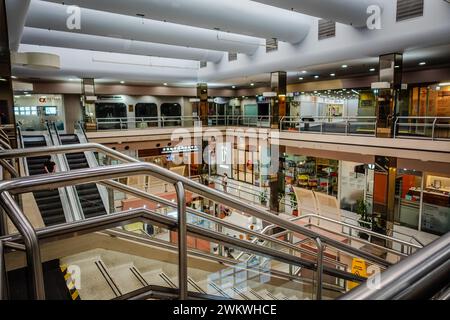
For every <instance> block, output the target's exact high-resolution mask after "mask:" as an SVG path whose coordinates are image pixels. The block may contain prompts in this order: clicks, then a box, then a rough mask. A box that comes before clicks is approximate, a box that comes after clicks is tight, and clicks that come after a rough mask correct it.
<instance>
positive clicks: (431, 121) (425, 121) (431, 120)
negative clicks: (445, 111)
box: [394, 116, 450, 140]
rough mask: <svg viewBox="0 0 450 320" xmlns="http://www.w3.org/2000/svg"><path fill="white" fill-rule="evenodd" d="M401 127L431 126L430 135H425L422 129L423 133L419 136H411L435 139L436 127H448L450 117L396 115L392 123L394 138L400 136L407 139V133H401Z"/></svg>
mask: <svg viewBox="0 0 450 320" xmlns="http://www.w3.org/2000/svg"><path fill="white" fill-rule="evenodd" d="M402 120H403V121H404V120H406V121H422V122H402ZM439 121H447V122H448V123H446V124H439ZM401 127H410V128H412V127H415V128H423V129H424V130H425V129H427V128H431V136H427V135H426V132H425V131H424V135H423V136H421V137H417V136H413V137H412V138H415V139H418V138H422V139H431V140H436V129H437V128H448V129H450V117H434V116H400V117H396V119H395V123H394V139H395V138H399V137H401V138H402V139H405V138H406V139H407V138H408V135H405V134H401V132H400V129H401ZM441 139H445V140H447V139H449V138H441Z"/></svg>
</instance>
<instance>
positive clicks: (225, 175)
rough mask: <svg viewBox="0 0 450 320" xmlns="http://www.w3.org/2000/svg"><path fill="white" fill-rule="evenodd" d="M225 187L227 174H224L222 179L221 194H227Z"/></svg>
mask: <svg viewBox="0 0 450 320" xmlns="http://www.w3.org/2000/svg"><path fill="white" fill-rule="evenodd" d="M227 185H228V174H226V173H224V174H223V178H222V186H223V192H228V191H227Z"/></svg>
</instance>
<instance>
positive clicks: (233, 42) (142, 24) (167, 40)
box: [26, 1, 261, 54]
mask: <svg viewBox="0 0 450 320" xmlns="http://www.w3.org/2000/svg"><path fill="white" fill-rule="evenodd" d="M108 3H109V2H108ZM69 16H70V15H69V14H68V13H67V6H66V5H59V4H55V3H49V2H45V1H32V2H31V5H30V13H29V14H28V18H27V21H26V26H27V27H33V28H40V29H49V30H57V31H69V32H75V33H84V34H90V35H97V36H103V37H112V38H119V39H129V40H137V41H144V42H154V43H164V44H170V45H177V46H184V47H193V48H203V49H210V50H217V51H233V52H241V53H245V54H253V53H255V52H256V50H257V49H258V47H259V46H260V43H261V39H258V38H254V37H249V36H243V35H238V34H231V33H225V32H218V31H213V30H206V29H200V28H195V27H189V26H183V25H179V24H174V23H166V22H160V21H154V20H148V19H143V18H137V17H131V16H125V15H120V14H114V13H109V12H102V11H96V10H90V9H83V8H81V9H80V17H81V26H80V27H81V28H80V30H77V29H73V30H68V28H67V19H68V17H69Z"/></svg>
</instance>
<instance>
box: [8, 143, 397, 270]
mask: <svg viewBox="0 0 450 320" xmlns="http://www.w3.org/2000/svg"><path fill="white" fill-rule="evenodd" d="M68 146H70V145H68ZM76 146H77V147H78V146H79V145H76ZM72 147H73V146H72ZM61 148H62V147H61ZM45 149H46V150H49V149H52V148H51V147H50V148H45ZM77 149H79V148H77ZM47 154H48V151H47ZM0 158H1V154H0ZM135 161H137V160H134V161H133V162H134V163H127V164H121V165H115V166H105V167H96V168H87V169H80V170H73V171H69V172H58V173H54V174H44V175H35V176H33V177H22V178H17V179H14V180H10V181H4V182H2V183H0V194H4V193H9V192H12V193H15V194H17V193H27V192H32V191H39V190H46V189H48V188H55V189H56V188H60V187H64V186H67V185H74V184H84V183H91V182H92V183H93V182H99V181H103V180H108V179H114V178H120V177H124V176H129V175H152V176H155V177H156V178H159V179H161V180H165V181H167V182H169V183H172V184H175V183H177V182H181V183H183V185H184V186H185V187H186V189H187V190H189V191H191V192H194V193H196V194H199V195H201V196H203V197H205V198H208V199H210V200H213V201H216V202H218V203H223V204H225V205H227V206H229V207H231V208H234V209H237V210H239V211H242V212H245V213H246V214H249V215H252V216H255V217H256V218H260V219H262V220H265V221H268V222H271V223H273V224H278V225H279V226H280V227H282V228H285V229H287V230H289V231H293V232H295V233H299V234H302V235H304V236H306V237H308V238H312V239H317V238H319V239H320V240H321V241H322V242H323V243H324V244H327V245H329V246H332V247H335V248H337V249H340V250H342V251H344V252H347V253H351V254H354V255H356V256H358V257H361V258H365V259H367V260H369V261H372V262H374V263H376V264H379V265H381V266H390V265H391V263H389V262H387V261H386V260H384V259H382V258H380V257H378V256H375V255H373V254H370V253H367V252H365V251H362V250H359V249H356V248H354V247H351V246H349V245H347V244H343V243H341V242H339V241H337V240H334V239H331V238H329V237H326V236H323V235H321V234H319V233H317V232H314V231H312V230H310V229H307V228H305V227H302V226H300V225H297V224H294V223H292V222H290V221H288V220H285V219H282V218H280V217H278V216H275V215H273V214H270V213H267V212H266V211H264V210H261V209H258V208H255V207H252V206H250V205H248V204H247V203H245V202H243V201H241V200H239V199H235V198H234V197H232V196H229V195H227V194H223V193H222V192H219V191H217V190H214V189H211V188H208V187H206V186H204V185H202V184H199V183H198V182H194V181H191V180H189V179H188V178H185V177H183V176H180V175H178V174H176V173H174V172H172V171H170V170H166V169H164V168H161V167H159V166H157V165H156V164H152V163H144V162H135Z"/></svg>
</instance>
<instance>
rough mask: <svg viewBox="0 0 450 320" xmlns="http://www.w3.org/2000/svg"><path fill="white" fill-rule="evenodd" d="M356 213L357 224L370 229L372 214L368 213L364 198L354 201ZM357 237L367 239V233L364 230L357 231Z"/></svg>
mask: <svg viewBox="0 0 450 320" xmlns="http://www.w3.org/2000/svg"><path fill="white" fill-rule="evenodd" d="M356 213H357V214H358V216H359V219H358V223H359V225H360V226H361V227H363V228H366V229H368V230H370V229H371V224H372V215H371V214H369V213H368V209H367V203H366V202H365V201H364V200H358V201H356ZM359 237H360V238H361V239H364V240H369V234H367V233H364V232H359Z"/></svg>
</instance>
